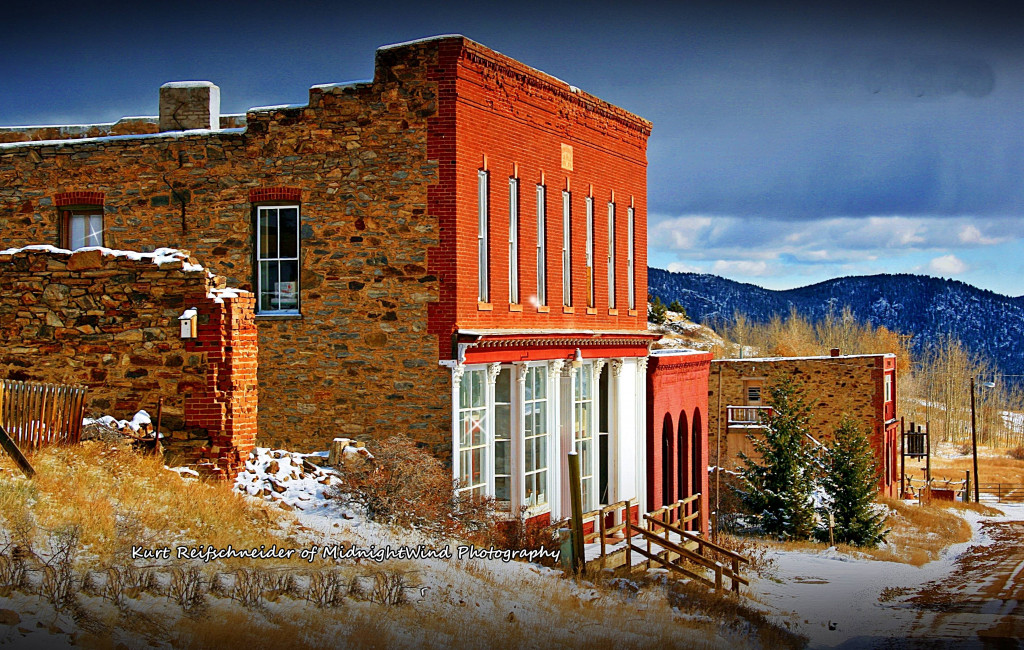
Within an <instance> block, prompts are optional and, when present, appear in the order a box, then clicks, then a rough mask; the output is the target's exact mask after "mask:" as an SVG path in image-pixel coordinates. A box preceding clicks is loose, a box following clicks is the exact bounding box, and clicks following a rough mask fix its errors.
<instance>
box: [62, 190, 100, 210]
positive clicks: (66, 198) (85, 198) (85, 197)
mask: <svg viewBox="0 0 1024 650" xmlns="http://www.w3.org/2000/svg"><path fill="white" fill-rule="evenodd" d="M103 198H104V194H103V192H88V191H83V192H61V193H60V194H57V195H56V196H54V197H53V202H54V203H55V204H56V205H57V207H58V208H64V207H67V206H69V205H103Z"/></svg>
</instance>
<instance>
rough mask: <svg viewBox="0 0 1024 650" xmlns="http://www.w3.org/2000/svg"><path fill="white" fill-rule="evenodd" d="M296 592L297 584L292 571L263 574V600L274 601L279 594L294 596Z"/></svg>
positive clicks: (297, 589)
mask: <svg viewBox="0 0 1024 650" xmlns="http://www.w3.org/2000/svg"><path fill="white" fill-rule="evenodd" d="M298 594H299V585H298V583H297V582H296V581H295V575H294V574H292V572H290V571H287V572H285V573H277V574H271V573H265V574H264V575H263V598H264V599H265V600H269V601H271V602H276V601H277V600H278V599H279V598H280V597H281V596H289V597H295V596H297V595H298Z"/></svg>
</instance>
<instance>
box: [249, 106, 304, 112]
mask: <svg viewBox="0 0 1024 650" xmlns="http://www.w3.org/2000/svg"><path fill="white" fill-rule="evenodd" d="M307 106H309V104H273V105H271V106H253V107H252V108H249V109H246V111H245V112H246V113H255V112H256V111H280V110H283V109H287V108H306V107H307Z"/></svg>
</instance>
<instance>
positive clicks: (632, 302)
mask: <svg viewBox="0 0 1024 650" xmlns="http://www.w3.org/2000/svg"><path fill="white" fill-rule="evenodd" d="M635 227H636V226H635V223H634V217H633V208H632V207H630V208H629V209H628V210H626V230H627V232H626V237H627V238H628V241H627V242H626V257H627V260H626V262H627V266H626V273H627V276H626V282H628V283H629V286H628V287H627V290H628V292H629V298H628V300H629V308H630V309H636V289H635V288H634V287H633V272H634V271H633V255H634V248H635V247H636V244H634V243H633V231H634V229H635Z"/></svg>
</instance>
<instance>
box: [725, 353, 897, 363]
mask: <svg viewBox="0 0 1024 650" xmlns="http://www.w3.org/2000/svg"><path fill="white" fill-rule="evenodd" d="M875 357H893V358H895V357H896V355H895V354H893V353H892V352H879V353H878V354H841V355H839V356H838V357H833V356H830V355H827V354H826V355H820V356H806V357H750V358H745V359H744V358H741V359H715V361H716V362H719V361H722V362H725V361H728V362H737V363H738V362H741V361H755V362H759V363H760V362H765V361H828V360H830V359H873V358H875Z"/></svg>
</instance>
